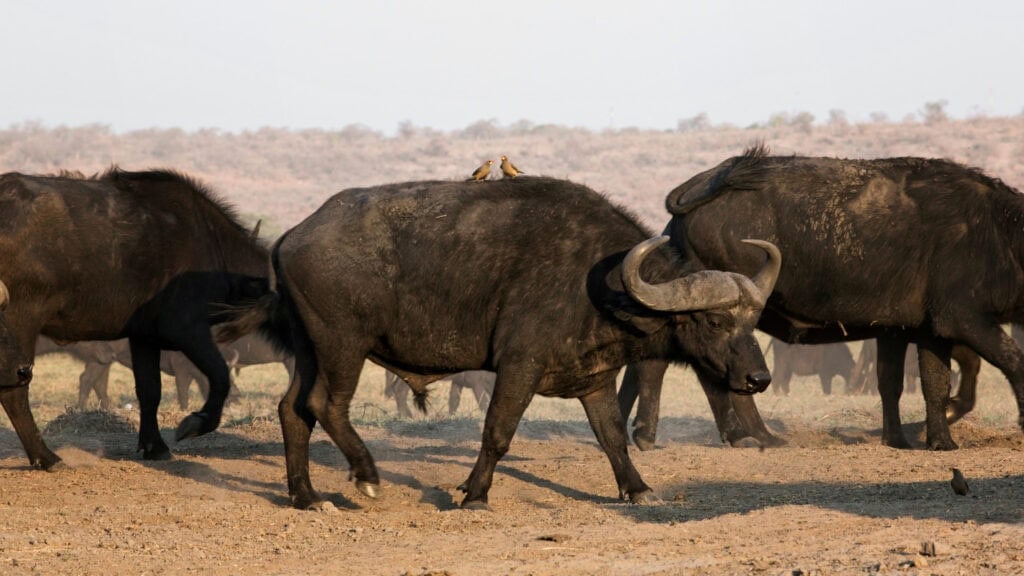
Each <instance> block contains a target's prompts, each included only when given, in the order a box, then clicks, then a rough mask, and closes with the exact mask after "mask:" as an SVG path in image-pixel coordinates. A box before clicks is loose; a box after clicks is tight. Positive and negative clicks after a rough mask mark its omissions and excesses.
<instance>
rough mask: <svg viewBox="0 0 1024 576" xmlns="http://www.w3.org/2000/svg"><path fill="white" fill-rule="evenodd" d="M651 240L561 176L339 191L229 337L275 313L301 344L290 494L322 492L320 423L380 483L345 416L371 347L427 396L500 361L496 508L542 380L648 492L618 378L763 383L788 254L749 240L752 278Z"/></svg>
mask: <svg viewBox="0 0 1024 576" xmlns="http://www.w3.org/2000/svg"><path fill="white" fill-rule="evenodd" d="M648 236H649V232H647V231H646V230H644V228H643V227H642V226H640V225H639V224H638V223H637V222H636V221H635V220H634V219H633V218H632V217H631V216H630V215H628V214H627V213H625V212H623V211H622V210H620V209H618V208H616V207H615V206H613V205H612V204H610V203H609V202H608V201H607V200H605V199H604V198H603V197H601V196H600V195H598V194H596V193H594V192H593V191H591V190H589V189H587V188H585V187H583V186H579V185H577V184H573V183H571V182H566V181H562V180H555V179H550V178H531V177H523V176H521V177H519V178H515V179H505V180H500V181H487V182H472V183H462V182H411V183H404V184H394V185H388V186H379V187H374V188H363V189H352V190H346V191H343V192H341V193H339V194H337V195H335V196H334V197H332V198H330V199H329V200H328V201H327V202H326V203H325V204H324V205H323V206H322V207H321V208H320V209H319V210H317V211H316V212H315V213H314V214H312V215H311V216H309V217H308V218H307V219H306V220H305V221H303V222H302V223H300V224H299V225H297V226H296V227H294V228H292V229H291V230H290V231H288V232H287V233H285V234H284V236H282V237H281V239H280V240H279V241H278V243H277V245H276V246H275V248H274V250H273V252H272V257H271V258H272V263H273V266H272V274H271V290H272V294H271V295H269V296H267V297H264V298H261V299H260V300H259V301H258V302H256V303H254V305H253V306H252V307H251V308H250V309H249V310H248V312H246V313H244V314H242V315H241V316H240V317H239V318H237V319H236V320H235V321H234V322H233V323H232V324H231V325H229V327H228V328H230V329H228V330H225V332H224V334H223V337H225V338H231V337H234V336H237V335H238V334H242V333H247V332H249V331H251V330H254V329H256V328H257V327H262V328H263V329H264V330H266V331H267V332H268V333H269V334H270V335H272V336H274V337H276V338H278V339H279V340H280V341H281V342H282V344H285V345H286V346H288V347H290V348H291V349H292V350H294V351H295V355H296V378H295V379H294V380H293V382H292V385H291V387H290V388H289V390H288V392H287V394H286V395H285V397H284V399H283V400H282V401H281V404H280V407H279V414H280V417H281V426H282V431H283V434H284V440H285V455H286V462H287V467H288V491H289V495H290V496H291V500H292V503H293V504H294V505H295V506H296V507H299V508H308V507H313V506H318V505H319V504H320V503H321V502H322V500H321V497H320V496H319V495H318V494H317V493H316V492H315V491H314V490H313V486H312V484H311V482H310V478H309V438H310V433H311V432H312V429H313V425H314V424H315V423H316V422H319V423H320V424H321V425H322V426H323V428H324V430H326V431H327V433H328V434H329V435H330V436H331V438H332V439H333V440H334V441H335V443H336V444H337V445H338V447H339V448H340V449H341V451H342V452H343V453H344V455H345V457H346V459H347V460H348V462H349V464H350V465H351V473H352V477H353V478H354V479H355V481H356V486H357V488H358V489H359V490H360V491H362V492H363V493H364V494H366V495H368V496H371V497H376V496H378V495H379V491H380V488H379V482H380V481H379V475H378V472H377V467H376V465H375V464H374V462H373V458H372V456H371V455H370V453H369V451H368V450H367V448H366V446H365V445H364V444H363V441H362V440H361V439H360V438H359V435H358V434H357V433H356V431H355V429H354V428H353V427H352V424H351V422H350V420H349V404H350V402H351V399H352V396H353V394H354V393H355V389H356V386H357V384H358V382H359V374H360V372H361V370H362V367H363V363H364V360H366V359H370V360H372V361H373V362H375V363H377V364H379V365H381V366H383V367H384V368H386V369H387V370H390V371H392V372H394V373H396V374H398V375H399V376H401V377H402V378H404V379H405V380H406V381H408V382H409V384H410V385H411V386H412V387H413V389H414V391H416V392H418V393H423V392H424V390H425V387H426V386H427V384H428V383H430V382H433V381H436V380H438V379H440V378H443V377H445V376H446V375H448V374H452V373H455V372H461V371H464V370H490V371H494V372H496V374H497V378H496V380H495V383H494V395H493V397H492V398H491V403H490V405H489V407H488V409H487V416H486V418H485V421H484V430H483V442H482V447H481V451H480V455H479V458H478V460H477V463H476V465H475V466H474V467H473V470H472V472H471V473H470V475H469V478H468V480H467V481H466V482H465V483H464V484H463V485H462V489H463V490H464V491H465V492H466V497H465V499H464V501H463V505H464V506H469V507H482V506H486V505H487V494H488V490H489V489H490V486H491V481H492V478H493V474H494V469H495V466H496V465H497V462H498V460H499V459H500V458H501V457H502V456H503V455H504V454H505V453H506V451H507V450H508V448H509V445H510V443H511V441H512V436H513V435H514V433H515V430H516V427H517V425H518V423H519V420H520V418H521V417H522V414H523V412H524V411H525V410H526V407H527V406H528V405H529V403H530V399H531V398H532V397H533V395H535V394H543V395H547V396H560V397H564V398H578V399H579V400H580V401H581V402H582V403H583V406H584V409H585V411H586V413H587V417H588V419H589V420H590V423H591V426H592V428H593V430H594V433H595V435H596V436H597V439H598V442H599V443H600V444H601V446H602V448H603V449H604V451H605V453H606V455H607V456H608V459H609V461H610V462H611V465H612V469H613V471H614V473H615V479H616V483H617V484H618V488H619V495H620V496H621V497H623V498H628V499H629V500H631V501H634V502H640V501H645V500H647V499H648V498H650V495H651V490H650V488H649V487H648V486H647V484H645V483H644V481H643V480H642V479H641V478H640V475H639V473H638V472H637V471H636V469H635V468H634V467H633V464H632V462H631V461H630V458H629V454H628V451H627V446H626V439H625V434H624V432H625V425H624V422H623V420H622V418H621V416H620V414H619V410H618V406H617V405H616V400H615V377H616V374H617V373H618V371H619V369H620V368H621V367H622V366H624V365H626V364H629V363H632V362H638V361H641V360H646V359H657V358H661V359H671V360H675V361H681V362H689V363H691V364H692V365H693V367H694V369H695V370H696V371H697V372H698V373H700V374H703V375H705V378H706V379H707V380H708V381H711V382H714V383H716V385H717V386H720V387H722V389H725V390H727V389H730V388H731V389H734V390H737V391H742V392H744V393H753V392H758V391H761V390H763V389H764V388H765V387H767V386H768V384H769V381H770V376H769V375H768V373H767V367H766V366H765V363H764V357H763V356H762V355H761V350H760V348H759V346H758V344H757V340H756V339H755V338H754V335H753V332H752V329H753V326H754V324H755V323H756V322H757V317H758V314H759V312H760V310H761V306H762V303H763V301H764V299H765V298H766V297H767V294H769V293H770V291H771V286H772V284H773V281H774V277H775V274H776V273H777V270H778V263H779V261H780V257H779V254H778V251H776V250H775V248H774V247H773V246H771V245H769V244H765V243H762V242H752V243H753V244H756V246H757V247H755V246H750V245H745V244H738V245H737V246H736V247H735V248H736V250H741V251H743V250H749V251H750V252H751V253H752V256H754V257H757V258H760V260H761V263H762V266H761V267H759V270H758V271H757V272H755V273H753V274H750V277H751V278H753V280H751V279H750V278H748V277H747V276H741V275H737V274H733V273H730V272H717V271H701V272H697V273H695V274H691V275H686V276H681V275H680V269H679V262H678V261H677V260H676V258H675V257H674V255H673V254H672V252H671V251H669V250H663V249H660V247H661V245H662V244H663V243H664V242H665V240H666V238H653V239H650V240H648V239H647V238H648ZM765 252H767V253H768V254H769V259H768V262H767V263H765ZM641 277H644V278H646V279H647V280H642V279H641ZM648 282H653V283H648Z"/></svg>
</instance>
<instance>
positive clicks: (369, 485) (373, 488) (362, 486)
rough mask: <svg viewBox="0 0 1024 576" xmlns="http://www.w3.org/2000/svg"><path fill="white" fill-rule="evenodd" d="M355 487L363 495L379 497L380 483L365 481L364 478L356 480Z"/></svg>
mask: <svg viewBox="0 0 1024 576" xmlns="http://www.w3.org/2000/svg"><path fill="white" fill-rule="evenodd" d="M356 488H358V489H359V491H360V492H362V493H363V495H364V496H367V497H369V498H380V492H381V490H380V484H378V483H376V482H367V481H366V480H356Z"/></svg>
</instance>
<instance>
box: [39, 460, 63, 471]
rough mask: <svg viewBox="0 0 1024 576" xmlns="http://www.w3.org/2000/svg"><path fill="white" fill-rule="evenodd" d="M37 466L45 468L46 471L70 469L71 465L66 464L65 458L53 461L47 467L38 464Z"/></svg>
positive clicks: (41, 468)
mask: <svg viewBox="0 0 1024 576" xmlns="http://www.w3.org/2000/svg"><path fill="white" fill-rule="evenodd" d="M37 468H39V469H40V470H44V471H46V472H60V471H62V470H69V469H70V466H68V465H67V464H65V463H64V461H63V460H57V461H56V462H53V463H51V464H50V465H49V466H47V467H46V468H43V467H39V466H37Z"/></svg>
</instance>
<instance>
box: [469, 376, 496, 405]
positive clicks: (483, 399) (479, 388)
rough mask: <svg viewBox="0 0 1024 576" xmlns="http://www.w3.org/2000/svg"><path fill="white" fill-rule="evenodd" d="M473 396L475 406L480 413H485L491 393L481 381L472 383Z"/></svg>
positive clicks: (477, 380)
mask: <svg viewBox="0 0 1024 576" xmlns="http://www.w3.org/2000/svg"><path fill="white" fill-rule="evenodd" d="M472 390H473V396H474V397H475V398H476V405H477V406H478V407H479V408H480V411H481V412H487V406H488V405H489V404H490V403H491V392H490V390H489V389H488V387H487V384H485V383H484V382H483V381H482V380H481V379H479V378H477V379H476V380H474V381H473V388H472Z"/></svg>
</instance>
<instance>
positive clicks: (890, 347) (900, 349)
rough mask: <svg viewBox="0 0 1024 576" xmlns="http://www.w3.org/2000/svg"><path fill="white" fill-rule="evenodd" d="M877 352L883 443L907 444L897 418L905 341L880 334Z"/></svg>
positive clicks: (901, 390)
mask: <svg viewBox="0 0 1024 576" xmlns="http://www.w3.org/2000/svg"><path fill="white" fill-rule="evenodd" d="M876 342H877V346H878V353H877V354H878V355H877V360H876V362H875V365H876V369H877V375H878V394H879V395H880V396H881V400H882V444H884V445H886V446H890V447H892V448H910V442H907V438H906V436H905V435H904V434H903V422H902V421H901V420H900V398H901V397H902V396H903V359H904V357H905V356H906V353H907V341H906V340H905V339H903V338H897V337H892V336H883V337H879V338H878V339H877V341H876Z"/></svg>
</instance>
